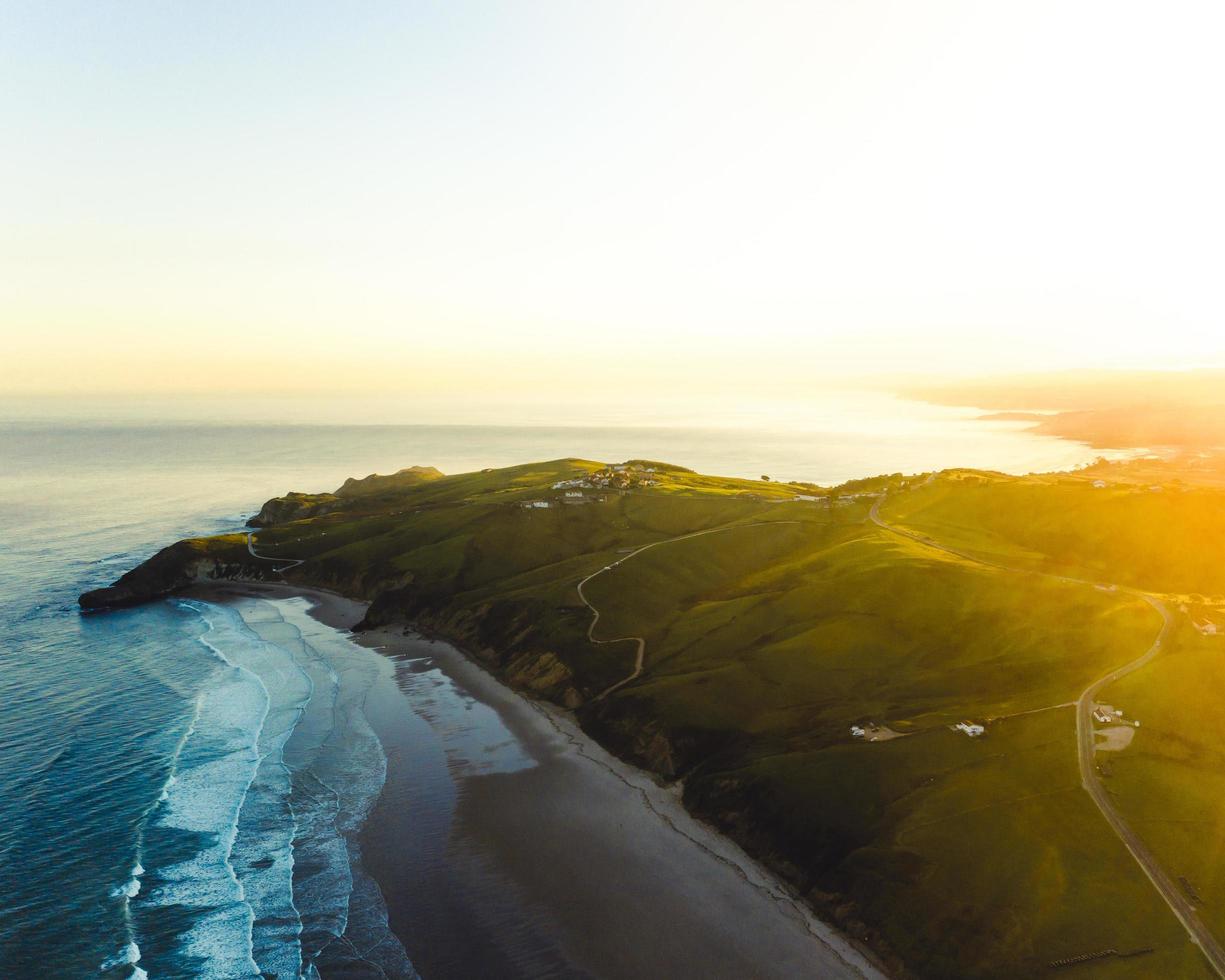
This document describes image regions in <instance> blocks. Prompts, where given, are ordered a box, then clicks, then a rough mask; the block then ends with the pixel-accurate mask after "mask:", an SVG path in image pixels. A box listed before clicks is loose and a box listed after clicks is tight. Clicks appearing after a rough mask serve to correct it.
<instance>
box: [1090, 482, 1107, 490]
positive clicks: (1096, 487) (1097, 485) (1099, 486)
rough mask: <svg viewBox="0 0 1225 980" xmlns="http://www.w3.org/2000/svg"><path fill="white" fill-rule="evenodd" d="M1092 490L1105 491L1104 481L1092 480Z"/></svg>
mask: <svg viewBox="0 0 1225 980" xmlns="http://www.w3.org/2000/svg"><path fill="white" fill-rule="evenodd" d="M1093 489H1094V490H1105V489H1106V481H1105V480H1094V481H1093Z"/></svg>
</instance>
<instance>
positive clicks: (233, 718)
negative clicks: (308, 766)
mask: <svg viewBox="0 0 1225 980" xmlns="http://www.w3.org/2000/svg"><path fill="white" fill-rule="evenodd" d="M184 605H188V604H187V603H184ZM189 608H193V609H194V610H195V611H197V612H199V613H200V614H201V616H202V617H203V618H204V619H205V622H206V623H207V624H208V627H209V632H208V633H206V634H205V635H204V636H202V637H201V638H200V639H201V642H202V643H203V644H204V645H205V646H206V647H207V648H208V649H209V650H210V651H212V653H213V655H214V656H216V657H217V659H218V661H219V665H218V668H217V670H216V671H215V672H214V673H213V675H212V677H211V678H210V679H209V680H208V681H207V682H206V683H205V687H204V689H203V690H202V692H201V694H200V696H199V698H198V700H197V706H196V713H195V718H194V720H193V723H192V724H191V725H190V726H189V728H188V730H187V731H186V732H185V734H184V737H183V739H182V742H181V744H180V747H179V751H178V753H177V756H176V759H175V771H174V772H173V774H172V775H171V777H170V778H168V779H167V781H166V784H165V785H164V786H163V792H162V801H161V804H160V806H159V807H158V809H157V811H156V813H155V815H154V817H153V818H152V819H151V820H150V821H149V824H148V825H147V827H146V836H152V835H155V834H163V835H166V836H167V840H170V839H172V837H174V836H175V835H177V837H178V838H179V839H181V837H182V834H183V833H188V834H193V835H197V836H198V839H199V840H200V841H201V846H200V848H199V850H198V851H197V852H196V853H195V854H194V855H192V856H191V857H190V858H187V859H186V860H183V861H180V862H179V863H177V864H174V865H171V866H169V867H165V868H158V869H157V874H156V878H155V884H154V885H153V887H152V888H151V889H149V891H148V892H147V893H146V895H145V897H144V898H143V899H142V900H141V902H140V903H139V905H138V906H137V909H138V914H139V910H140V909H143V908H146V907H148V908H164V907H168V906H179V907H181V908H184V909H189V910H191V911H193V912H194V913H195V918H194V920H193V923H192V925H191V927H190V928H189V929H188V930H187V932H186V934H185V935H184V936H183V937H182V939H181V952H182V953H184V954H186V955H188V956H191V957H193V958H196V959H197V961H198V964H199V965H198V966H197V967H196V968H195V972H196V973H197V975H199V976H204V977H244V976H257V975H258V973H259V969H258V968H257V966H256V964H255V961H254V959H253V957H252V948H251V930H252V920H253V915H252V911H251V908H250V905H249V904H248V903H247V900H246V896H245V893H244V890H243V887H242V884H241V882H240V881H239V879H238V876H237V874H236V873H235V871H234V867H233V865H232V864H231V861H230V857H231V852H232V850H233V847H234V840H235V837H236V834H237V826H238V818H239V814H240V812H241V809H242V804H243V800H244V799H245V797H246V795H247V792H248V790H249V788H250V786H251V782H252V780H253V778H254V776H255V772H256V770H257V768H258V765H259V754H258V749H257V747H258V741H259V736H260V732H261V730H262V729H263V725H264V720H265V717H266V716H267V713H268V707H269V697H268V693H267V691H266V689H265V688H264V686H263V684H262V683H261V681H260V679H259V678H258V676H256V675H255V674H253V673H252V672H250V671H249V670H246V669H245V668H243V667H241V666H238V665H235V664H233V663H231V662H230V661H229V660H228V659H227V658H226V656H225V654H224V653H223V652H222V650H221V649H219V647H218V646H217V645H216V644H215V643H213V642H212V641H211V639H210V637H211V635H212V634H213V633H214V631H218V632H221V631H224V630H225V624H224V623H217V622H215V621H213V620H212V619H211V618H210V617H209V616H207V615H205V610H206V609H207V608H209V607H201V606H199V605H197V604H194V603H193V604H190V606H189Z"/></svg>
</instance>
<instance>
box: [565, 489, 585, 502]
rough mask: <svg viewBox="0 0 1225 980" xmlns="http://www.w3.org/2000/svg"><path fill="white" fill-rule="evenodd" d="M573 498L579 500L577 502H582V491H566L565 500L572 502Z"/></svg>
mask: <svg viewBox="0 0 1225 980" xmlns="http://www.w3.org/2000/svg"><path fill="white" fill-rule="evenodd" d="M575 497H578V499H579V500H582V499H583V491H582V490H567V491H566V499H567V500H573V499H574V498H575Z"/></svg>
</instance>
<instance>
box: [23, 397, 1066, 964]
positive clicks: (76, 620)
mask: <svg viewBox="0 0 1225 980" xmlns="http://www.w3.org/2000/svg"><path fill="white" fill-rule="evenodd" d="M963 424H964V423H963V422H960V421H958V422H956V423H955V424H953V423H950V425H953V427H952V428H951V429H950V428H947V427H946V429H941V430H939V431H940V432H942V433H943V436H942V437H941V438H942V439H943V441H941V440H940V439H937V440H936V443H937V444H939V445H943V446H944V447H945V450H944V451H947V454H948V457H949V458H948V459H946V460H941V459H933V460H931V461H930V462H929V464H928V465H953V464H960V465H991V466H995V467H997V468H1002V469H1012V470H1026V469H1041V468H1053V467H1055V466H1066V465H1073V464H1074V463H1076V462H1080V461H1082V460H1084V459H1087V458H1088V457H1089V455H1090V454H1089V452H1088V451H1087V450H1086V449H1085V448H1084V447H1080V446H1076V445H1074V444H1070V443H1060V442H1058V441H1057V440H1042V439H1037V438H1036V437H1033V436H1029V435H1027V434H1023V433H1018V432H1016V431H1015V429H992V430H982V429H972V430H971V429H966V430H965V431H966V432H972V433H973V436H972V437H971V436H969V435H967V436H966V438H965V440H964V441H962V442H960V443H959V441H958V432H961V431H962V429H960V428H958V426H963ZM872 431H874V432H875V433H876V434H875V435H871V436H870V435H867V434H865V433H866V430H863V431H859V432H858V433H857V434H853V435H852V434H848V433H842V434H840V435H839V434H836V433H834V434H831V433H825V434H824V435H822V433H819V432H811V431H809V432H797V431H790V430H789V431H787V432H762V431H758V430H752V429H743V428H742V429H735V430H718V431H716V430H709V429H702V430H698V429H689V430H667V429H633V430H631V429H608V428H603V429H579V428H573V429H563V428H541V429H509V428H492V427H475V426H465V427H390V426H388V427H379V426H364V427H357V426H346V427H339V426H337V427H326V426H238V425H181V424H173V425H172V424H165V425H134V424H97V423H68V422H64V421H62V420H59V421H46V422H39V421H32V420H21V421H15V420H14V421H7V422H4V421H0V637H3V639H2V640H0V977H27V976H28V977H35V976H37V977H93V976H99V975H100V976H103V977H107V978H125V977H142V976H151V977H179V976H182V977H187V976H192V977H197V976H199V977H243V976H258V975H259V974H260V973H263V974H265V975H271V974H275V975H276V976H278V977H291V976H311V975H314V973H315V971H316V970H318V971H319V972H320V973H322V974H323V975H350V974H351V973H352V971H351V969H350V967H349V966H345V967H341V966H338V967H336V969H335V970H334V971H332V973H331V974H329V969H328V952H327V950H328V949H329V948H330V944H332V943H333V942H334V941H335V940H336V937H337V936H340V935H341V934H343V933H345V932H346V930H353V929H355V928H357V926H355V925H354V923H353V921H352V916H353V913H354V911H355V910H362V911H363V912H365V913H370V914H372V915H374V916H375V917H376V918H377V916H378V914H379V900H378V894H377V893H378V889H377V887H376V886H374V885H373V884H372V883H371V881H370V880H369V879H366V878H364V877H363V876H362V875H361V873H360V870H355V869H356V868H357V865H356V864H355V862H354V852H353V849H354V841H355V839H356V831H357V830H358V829H359V828H360V824H361V821H362V819H363V818H364V815H365V813H367V812H368V811H369V809H370V807H371V806H372V805H373V804H374V801H375V799H376V798H377V796H378V793H379V789H380V786H381V785H382V783H381V779H382V773H383V772H384V771H385V767H386V756H385V754H384V753H383V750H382V747H381V746H380V744H379V740H378V738H377V737H376V736H375V735H374V733H373V731H372V730H371V729H370V726H369V725H368V724H366V722H365V719H364V718H363V717H362V714H361V711H360V710H359V708H358V707H357V704H358V701H357V700H356V698H355V695H354V693H353V692H354V691H355V690H356V689H355V688H353V687H352V685H354V684H357V685H359V686H360V684H361V683H364V681H363V680H362V673H361V670H357V669H349V668H350V667H352V666H353V665H348V666H347V667H346V668H345V669H344V670H337V667H336V664H335V663H334V662H333V661H330V660H329V659H328V658H327V657H324V656H322V655H320V654H319V653H318V652H317V651H315V650H313V649H312V647H311V645H310V644H309V643H308V642H306V641H305V640H303V639H302V637H301V636H300V634H299V635H297V636H296V638H295V636H294V635H293V631H289V632H288V633H286V634H285V635H286V636H288V637H289V638H288V639H285V640H281V639H278V640H277V642H270V641H269V640H267V639H265V638H264V637H262V636H261V635H260V633H259V632H256V631H255V630H253V629H252V627H251V625H250V624H249V623H247V622H244V620H243V619H242V617H240V616H239V615H238V614H237V613H236V612H235V611H234V610H233V609H230V608H228V607H222V606H217V605H212V604H208V603H202V602H198V601H194V600H167V601H164V602H159V603H154V604H151V605H149V606H145V607H141V608H137V609H129V610H121V611H116V612H109V613H105V614H92V615H82V614H81V613H80V612H79V611H78V609H77V605H76V597H77V595H78V594H79V593H80V592H82V591H84V590H86V589H90V588H95V587H98V586H100V585H104V584H108V583H109V582H111V581H112V580H113V579H114V578H116V577H117V576H118V575H119V574H121V573H122V572H123V571H125V570H127V569H128V568H130V567H131V566H133V565H134V564H136V563H137V562H139V561H140V560H142V559H143V558H145V557H147V556H148V555H150V554H152V553H153V552H154V551H155V550H156V549H157V548H159V547H161V546H163V545H165V544H167V543H169V542H171V541H174V540H177V539H178V538H181V537H184V536H187V535H199V534H212V533H218V532H221V531H225V530H229V529H233V528H235V527H238V526H240V525H241V523H242V522H243V520H244V519H245V518H246V516H248V515H249V514H250V513H252V512H253V511H254V510H255V509H256V508H258V506H259V504H260V503H261V502H262V501H263V500H264V499H266V498H268V497H270V496H272V495H275V494H279V493H283V492H285V491H287V490H289V489H301V490H318V489H327V488H331V487H334V486H336V485H338V484H339V483H340V482H341V481H342V480H343V479H344V478H345V477H347V476H351V475H364V474H366V473H369V472H374V471H381V472H387V471H390V470H394V469H396V468H398V467H400V466H406V465H409V464H414V463H420V464H432V465H436V466H438V467H440V468H441V469H443V470H444V471H448V472H459V471H462V470H469V469H474V468H479V467H481V466H490V465H502V464H509V463H513V462H523V461H526V460H531V459H542V458H553V457H558V456H564V455H584V456H588V457H595V458H605V459H621V458H627V457H631V456H649V457H654V458H661V457H662V458H666V459H670V460H674V461H676V462H679V463H682V464H686V465H691V466H694V467H695V468H699V469H703V470H707V471H713V472H722V473H728V474H735V475H756V474H757V473H758V472H772V473H775V474H777V475H780V476H786V477H789V478H797V479H811V480H817V481H827V482H828V481H833V480H838V479H845V478H848V477H850V476H856V475H862V474H863V473H866V472H876V471H882V470H896V469H918V468H921V465H920V460H919V458H918V457H917V456H916V455H915V451H914V448H913V445H912V444H913V442H914V438H913V434H909V435H908V434H907V432H906V427H905V426H900V427H898V428H897V429H896V430H890V429H888V427H887V426H883V425H882V426H880V427H878V428H877V429H874V430H872ZM988 431H990V432H992V433H994V435H993V436H992V437H991V438H984V436H983V433H984V432H988ZM865 440H866V442H867V448H866V449H865ZM874 440H875V441H874ZM993 440H994V441H993ZM958 445H960V446H961V449H962V450H963V451H962V452H961V455H960V457H958V456H957V454H956V453H955V452H954V450H955V449H956V448H957V446H958ZM851 446H854V447H855V448H854V451H853V452H852V451H851V450H850V449H849V448H848V447H851ZM873 447H875V451H876V457H875V464H874V465H867V460H866V459H864V458H861V456H862V455H863V454H865V453H868V452H870V451H873ZM890 447H892V449H891V448H890ZM928 452H929V453H930V448H929V450H928ZM908 454H909V455H908ZM274 632H275V631H274ZM270 635H271V634H270ZM276 635H277V636H278V637H280V636H281V633H277V634H276ZM431 710H434V711H442V710H446V697H445V692H443V693H441V694H439V695H437V696H436V697H435V702H434V704H433V706H432V708H431ZM385 921H386V920H385V918H384V920H383V922H384V925H385ZM378 928H379V927H378V923H377V922H374V923H373V924H370V923H366V924H361V929H365V930H367V931H370V930H374V932H377V931H378ZM392 945H394V943H393V944H392ZM383 951H384V952H385V953H386V956H387V958H386V959H385V966H384V967H381V969H383V972H384V973H385V974H389V975H390V974H395V973H397V972H398V973H399V975H406V976H409V975H412V967H411V965H410V964H409V962H408V960H407V958H406V957H405V956H404V955H403V950H402V949H401V950H399V952H396V950H395V949H387V948H385V949H384V950H383ZM386 964H390V966H387V965H386Z"/></svg>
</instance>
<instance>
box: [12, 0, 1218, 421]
mask: <svg viewBox="0 0 1225 980" xmlns="http://www.w3.org/2000/svg"><path fill="white" fill-rule="evenodd" d="M1223 11H1225V8H1222V7H1221V5H1220V4H1219V3H1217V2H1205V3H1179V2H1167V3H1162V4H1154V3H1129V2H1120V0H1106V2H1076V0H1059V2H1052V3H1047V2H1038V0H1024V2H1015V3H1014V2H999V0H996V2H982V0H977V2H966V3H958V2H950V0H923V2H915V0H903V2H897V3H890V2H871V0H824V2H822V0H807V2H797V3H785V2H743V3H730V2H716V0H693V2H687V3H682V2H667V0H649V2H641V3H640V2H626V0H617V2H613V3H590V2H578V0H569V2H564V3H562V2H528V0H524V2H515V3H496V2H482V3H470V2H464V0H438V2H436V3H421V2H395V3H391V2H387V3H379V2H363V3H358V4H344V5H338V4H335V3H305V2H300V0H296V2H293V3H275V2H260V3H249V2H241V3H225V2H216V0H210V2H180V3H169V2H165V0H158V2H138V0H123V2H104V0H88V2H82V3H72V2H47V0H37V2H31V3H24V2H17V0H7V2H5V3H3V4H2V5H0V126H2V127H3V132H4V134H5V137H4V150H3V153H0V212H2V213H0V218H2V220H0V329H2V340H0V393H4V392H7V393H14V392H17V393H20V392H45V391H68V392H87V393H88V392H114V391H119V392H135V393H146V392H159V391H197V392H209V391H214V390H235V391H245V392H257V391H273V392H292V393H300V392H308V391H312V390H315V389H321V390H352V389H355V388H358V387H360V386H370V387H371V389H372V390H375V391H387V392H401V391H408V392H414V393H428V394H430V395H436V396H439V397H447V396H450V395H455V394H458V393H463V392H467V391H471V390H474V389H475V390H478V391H480V392H481V393H482V394H484V395H491V396H492V395H500V394H506V395H508V396H511V397H517V396H518V395H520V394H526V393H534V394H535V395H536V396H539V392H540V390H541V388H542V386H556V388H557V390H573V389H574V388H575V387H576V386H582V387H584V388H586V389H587V390H588V391H597V392H598V391H609V390H618V391H624V390H626V389H627V388H629V389H631V390H637V389H636V386H645V387H646V389H647V390H653V391H659V390H668V391H685V390H689V389H691V388H693V389H698V388H709V387H711V386H727V385H734V386H735V388H736V390H737V391H738V392H741V393H744V394H748V395H753V394H754V393H772V394H777V393H780V392H785V393H790V394H794V393H800V394H802V393H803V392H804V391H805V390H807V389H808V388H810V387H813V386H819V385H820V384H821V383H822V382H823V380H824V379H827V378H831V377H841V376H845V375H847V374H864V373H875V372H897V371H908V372H929V371H958V372H980V371H1000V370H1017V369H1031V368H1045V367H1061V366H1088V365H1093V366H1106V367H1110V366H1190V365H1198V364H1203V363H1210V364H1221V363H1225V316H1223V313H1225V292H1223V291H1222V290H1221V289H1220V285H1219V283H1220V277H1221V270H1222V269H1223V268H1225V245H1223V241H1225V239H1223V235H1225V232H1223V229H1225V192H1223V190H1222V184H1223V181H1225V176H1223V175H1225V131H1223V129H1222V126H1221V124H1220V117H1221V106H1220V99H1221V94H1222V92H1225V59H1223V58H1222V57H1221V56H1220V43H1221V37H1222V36H1223V30H1222V29H1223V28H1225V13H1223ZM550 390H552V389H551V388H550Z"/></svg>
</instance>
